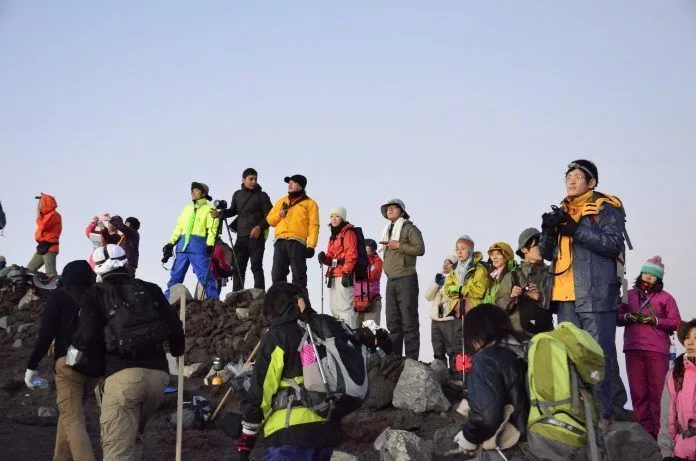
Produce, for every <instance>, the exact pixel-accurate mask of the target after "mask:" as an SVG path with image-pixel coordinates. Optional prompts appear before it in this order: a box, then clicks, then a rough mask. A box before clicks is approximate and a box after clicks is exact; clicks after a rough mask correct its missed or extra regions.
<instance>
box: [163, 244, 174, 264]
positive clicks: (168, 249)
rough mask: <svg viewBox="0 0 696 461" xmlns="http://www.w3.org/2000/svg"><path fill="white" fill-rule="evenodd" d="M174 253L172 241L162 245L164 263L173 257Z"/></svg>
mask: <svg viewBox="0 0 696 461" xmlns="http://www.w3.org/2000/svg"><path fill="white" fill-rule="evenodd" d="M173 255H174V245H173V244H171V243H167V244H166V245H165V246H164V247H162V264H164V263H166V262H167V261H169V258H171V257H172V256H173Z"/></svg>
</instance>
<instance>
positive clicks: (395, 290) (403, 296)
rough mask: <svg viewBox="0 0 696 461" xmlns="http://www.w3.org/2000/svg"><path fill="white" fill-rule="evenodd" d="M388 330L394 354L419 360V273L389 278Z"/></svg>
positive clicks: (387, 301)
mask: <svg viewBox="0 0 696 461" xmlns="http://www.w3.org/2000/svg"><path fill="white" fill-rule="evenodd" d="M386 305H387V308H386V311H387V330H389V339H390V340H391V343H392V347H393V354H394V355H404V349H405V352H406V354H405V355H406V357H408V358H410V359H413V360H418V352H419V351H420V331H419V324H418V275H417V274H413V275H408V276H406V277H399V278H397V279H389V280H387V300H386Z"/></svg>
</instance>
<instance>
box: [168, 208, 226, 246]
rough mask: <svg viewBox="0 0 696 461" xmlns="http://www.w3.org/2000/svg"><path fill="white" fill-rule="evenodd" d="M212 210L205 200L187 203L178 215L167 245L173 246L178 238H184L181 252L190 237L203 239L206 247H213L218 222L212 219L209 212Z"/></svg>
mask: <svg viewBox="0 0 696 461" xmlns="http://www.w3.org/2000/svg"><path fill="white" fill-rule="evenodd" d="M212 209H213V207H211V206H210V205H209V204H208V201H207V200H206V199H205V198H201V199H198V200H196V201H195V202H193V203H189V204H188V205H186V206H185V207H184V210H183V211H182V212H181V214H180V215H179V219H177V221H176V226H174V232H172V236H171V238H170V239H169V243H171V244H172V245H175V244H176V242H177V240H179V238H180V237H182V236H183V237H184V244H183V246H182V247H181V250H179V251H184V250H186V247H187V246H188V244H189V240H190V239H191V236H192V235H195V236H198V237H203V238H205V244H206V246H213V245H215V236H216V235H217V230H218V226H219V224H220V220H219V219H217V218H213V217H212V216H211V215H210V211H211V210H212Z"/></svg>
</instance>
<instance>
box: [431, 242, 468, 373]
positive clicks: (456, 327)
mask: <svg viewBox="0 0 696 461" xmlns="http://www.w3.org/2000/svg"><path fill="white" fill-rule="evenodd" d="M456 265H457V257H456V256H454V255H451V256H448V257H446V258H445V260H444V261H443V263H442V272H439V273H437V274H435V279H434V280H433V281H432V283H431V284H430V286H429V287H428V290H427V291H426V292H425V299H427V300H428V301H432V303H433V307H432V309H431V310H430V319H431V320H432V324H431V326H430V339H431V340H432V344H433V358H434V359H437V360H442V361H443V362H444V363H445V365H448V366H449V369H450V371H451V372H455V366H454V365H455V363H454V362H455V357H456V356H457V354H460V353H461V352H462V322H461V321H460V320H459V319H457V318H456V317H455V316H454V312H453V308H452V306H451V303H450V300H449V298H448V297H447V293H446V292H445V279H446V278H447V276H448V275H449V273H450V272H452V270H453V269H454V268H455V267H456ZM448 358H449V361H448Z"/></svg>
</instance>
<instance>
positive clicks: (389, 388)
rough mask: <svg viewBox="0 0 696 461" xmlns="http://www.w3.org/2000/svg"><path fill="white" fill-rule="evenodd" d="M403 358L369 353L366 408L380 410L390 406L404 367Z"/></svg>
mask: <svg viewBox="0 0 696 461" xmlns="http://www.w3.org/2000/svg"><path fill="white" fill-rule="evenodd" d="M404 360H405V359H404V358H403V357H398V356H393V355H386V356H384V357H382V356H380V355H379V354H372V355H370V359H369V361H368V376H369V380H370V395H368V396H367V401H366V402H365V404H366V406H367V407H368V408H373V409H376V410H381V409H383V408H387V407H389V406H391V404H392V400H393V398H394V388H395V387H396V383H397V381H399V376H401V372H402V371H403V369H404Z"/></svg>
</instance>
